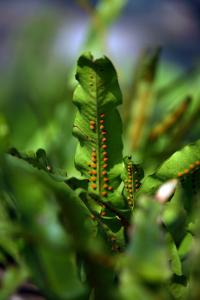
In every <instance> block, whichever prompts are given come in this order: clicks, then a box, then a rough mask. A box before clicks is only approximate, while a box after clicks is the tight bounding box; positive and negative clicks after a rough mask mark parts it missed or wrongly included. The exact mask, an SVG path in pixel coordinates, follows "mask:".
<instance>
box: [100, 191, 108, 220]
mask: <svg viewBox="0 0 200 300" xmlns="http://www.w3.org/2000/svg"><path fill="white" fill-rule="evenodd" d="M103 193H104V192H103ZM102 196H104V197H106V196H107V193H106V194H105V195H102ZM100 215H101V217H104V216H105V215H106V212H105V211H102V212H101V214H100Z"/></svg>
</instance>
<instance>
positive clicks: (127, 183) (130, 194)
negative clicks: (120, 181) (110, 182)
mask: <svg viewBox="0 0 200 300" xmlns="http://www.w3.org/2000/svg"><path fill="white" fill-rule="evenodd" d="M127 169H128V179H127V180H125V188H126V190H127V193H128V197H127V200H128V205H129V206H130V207H133V165H132V163H131V162H128V166H127Z"/></svg>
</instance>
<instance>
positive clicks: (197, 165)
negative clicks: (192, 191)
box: [177, 160, 200, 177]
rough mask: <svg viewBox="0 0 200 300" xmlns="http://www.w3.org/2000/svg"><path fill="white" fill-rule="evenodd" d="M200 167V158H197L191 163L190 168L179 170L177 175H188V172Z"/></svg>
mask: <svg viewBox="0 0 200 300" xmlns="http://www.w3.org/2000/svg"><path fill="white" fill-rule="evenodd" d="M199 167H200V160H197V161H196V162H194V163H192V164H190V166H189V168H188V169H184V170H183V171H182V172H179V173H178V174H177V176H178V177H182V176H184V175H187V174H189V173H190V172H193V171H194V170H196V169H197V168H199Z"/></svg>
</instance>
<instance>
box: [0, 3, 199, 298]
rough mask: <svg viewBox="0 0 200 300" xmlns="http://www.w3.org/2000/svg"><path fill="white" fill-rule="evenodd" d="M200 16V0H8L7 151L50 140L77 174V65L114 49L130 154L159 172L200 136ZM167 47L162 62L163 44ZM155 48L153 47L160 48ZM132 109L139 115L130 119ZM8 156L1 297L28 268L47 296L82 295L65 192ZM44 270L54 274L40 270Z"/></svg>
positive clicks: (0, 145) (1, 105) (1, 46)
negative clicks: (160, 126)
mask: <svg viewBox="0 0 200 300" xmlns="http://www.w3.org/2000/svg"><path fill="white" fill-rule="evenodd" d="M199 16H200V7H199V4H198V3H197V1H186V0H183V1H178V0H176V1H175V0H164V1H158V0H153V1H148V0H137V1H131V0H129V1H128V0H99V1H89V0H77V1H53V0H52V1H50V0H49V1H39V0H28V1H25V0H24V1H22V0H21V1H20V0H19V1H14V0H13V1H12V0H5V1H0V154H2V153H4V152H5V151H7V149H8V148H10V147H16V148H17V149H19V150H21V151H26V152H29V151H33V152H36V150H37V149H38V148H44V149H45V150H46V152H47V156H48V159H49V160H50V162H49V163H50V165H54V166H56V167H57V168H61V169H64V172H65V171H66V172H67V175H69V176H71V175H73V176H74V175H75V174H77V171H75V170H74V162H73V160H74V153H75V148H76V143H77V141H76V139H75V138H74V137H73V136H72V134H71V132H72V127H73V120H74V115H75V109H74V107H73V105H72V93H73V90H74V87H75V85H76V82H75V78H74V75H75V66H76V61H77V58H78V57H79V55H80V54H81V53H82V52H83V51H91V52H92V53H93V54H94V55H95V56H101V55H107V56H108V57H109V58H110V59H111V60H112V62H113V63H114V65H115V67H116V69H117V72H118V76H119V82H120V86H121V89H122V92H123V96H124V106H123V107H121V108H120V112H121V115H122V118H123V121H124V155H127V154H129V153H133V157H134V159H135V160H136V162H137V161H139V162H141V163H142V165H143V167H144V168H145V172H146V173H151V172H152V171H153V170H154V169H155V167H156V166H157V165H159V164H160V163H162V162H163V160H164V159H165V158H166V157H168V156H169V155H170V154H172V153H173V152H174V151H176V150H177V149H179V148H180V147H181V146H183V145H185V144H187V143H189V142H192V141H195V140H196V139H198V138H199V133H200V121H199V113H200V98H199V96H200V85H199V79H200V78H199V77H200V75H199V74H200V73H199V58H200V22H199ZM158 46H161V47H162V51H161V55H160V58H159V60H158V58H157V59H155V52H156V51H157V50H154V49H155V48H156V47H158ZM146 48H151V49H152V48H153V54H152V56H151V52H150V54H147V53H146V52H144V51H143V49H146ZM156 49H157V48H156ZM156 55H157V54H156ZM152 57H154V58H152ZM149 78H150V79H149ZM140 84H141V85H142V86H143V84H145V91H147V92H149V93H150V95H151V97H150V98H152V99H153V100H151V101H150V102H149V105H148V106H147V108H148V111H147V118H146V123H145V124H142V125H141V124H139V121H138V119H137V116H138V115H140V113H141V112H140V108H138V106H137V103H139V100H138V99H140ZM188 96H189V97H191V102H190V105H189V107H188V108H187V109H186V111H185V112H184V116H183V120H181V122H182V123H181V122H180V124H179V127H177V128H176V126H175V128H173V130H174V131H173V134H172V135H171V134H170V135H168V134H167V135H166V136H165V135H164V136H162V137H161V139H158V140H156V141H155V142H154V143H150V142H149V134H150V132H151V129H152V128H153V127H154V126H155V124H157V123H159V122H160V121H162V120H163V119H164V118H165V117H166V116H167V115H168V113H170V112H171V111H173V110H174V109H176V108H177V107H178V106H179V105H180V104H181V103H182V101H183V100H184V99H185V98H186V97H188ZM136 100H138V101H136ZM143 108H144V107H143ZM130 112H133V116H128V117H127V115H129V113H130ZM132 117H133V125H134V126H136V125H135V124H139V125H138V126H139V129H142V130H141V131H140V132H142V134H140V141H139V138H138V141H139V142H138V143H137V144H136V143H135V144H134V143H133V144H132V141H131V139H130V136H129V135H128V132H129V130H128V128H129V127H130V128H132V127H131V124H132V123H131V122H130V124H129V122H128V121H130V119H131V120H132ZM184 124H186V125H185V127H184ZM143 125H144V126H143ZM141 126H143V127H144V128H141ZM176 129H177V131H176ZM133 142H134V141H133ZM0 164H1V169H0V189H1V193H0V199H1V206H2V207H0V208H1V209H0V213H1V216H0V217H1V221H0V237H1V241H0V250H1V252H0V264H2V265H3V266H4V267H5V266H6V268H8V273H6V274H8V275H6V277H5V278H4V282H3V283H2V286H1V288H2V291H3V292H2V296H1V294H0V299H1V300H4V299H5V300H8V299H11V298H9V297H10V295H11V294H12V293H15V291H16V288H17V287H18V286H20V284H22V283H23V282H24V280H25V279H27V278H29V274H32V275H31V276H32V277H31V279H32V280H33V281H34V282H35V283H36V284H37V285H39V288H40V289H41V290H45V287H46V286H47V285H48V286H50V287H51V289H50V291H49V298H48V299H54V300H55V299H70V300H71V299H79V298H78V297H79V294H80V295H82V293H84V292H85V287H83V286H82V284H80V282H79V281H78V280H77V277H76V275H77V274H75V271H74V268H75V255H74V253H73V251H72V249H71V236H70V235H68V234H67V233H66V232H64V230H63V227H62V226H61V224H60V222H59V221H58V214H59V212H60V208H59V207H58V204H57V202H56V196H55V194H56V192H57V190H56V189H55V190H54V188H55V187H54V186H53V187H52V183H49V181H48V179H47V178H46V177H44V176H42V175H40V174H38V172H36V171H34V170H33V169H32V168H31V167H29V166H28V165H26V163H24V162H22V161H16V160H15V159H14V158H12V157H9V158H8V157H7V158H5V157H4V156H3V155H2V156H1V157H0ZM52 191H54V193H53V192H52ZM63 193H64V192H63ZM175 205H176V204H175ZM172 208H173V205H172ZM181 209H182V208H181ZM181 209H180V211H181ZM172 210H173V209H172ZM177 210H178V212H179V213H180V215H181V213H182V211H181V212H180V211H179V207H178V209H177ZM175 211H176V210H175ZM172 215H173V213H172ZM181 217H182V215H181ZM173 218H174V219H175V218H176V216H174V215H173V216H172V219H173ZM174 219H173V221H174ZM183 219H184V218H183ZM10 220H11V222H10ZM19 220H20V221H19ZM183 222H184V220H183ZM19 236H20V238H19ZM21 237H23V239H21ZM24 240H25V241H26V242H25V243H24ZM46 249H48V251H46ZM55 253H56V255H55ZM66 253H67V254H68V255H66ZM24 261H26V262H28V263H27V264H25V263H24ZM35 262H37V263H36V265H37V266H38V268H37V267H35ZM64 264H65V265H66V266H67V268H66V269H64V268H62V267H63V265H64ZM27 266H28V267H27ZM38 269H39V271H38ZM41 270H43V271H44V270H45V272H46V273H45V272H44V277H45V276H46V278H43V277H42V276H41V278H40V275H41V274H40V273H43V271H41ZM67 270H70V272H68V271H67ZM68 273H70V276H71V274H72V275H73V276H72V278H71V277H70V276H69V274H68ZM58 274H59V276H58ZM67 276H68V277H67ZM65 278H67V279H68V280H67V282H68V284H69V287H68V286H67V289H65V288H66V281H65ZM45 280H47V281H48V283H47V282H45ZM66 290H67V292H66ZM74 291H75V292H76V293H75V294H73V293H74ZM54 292H55V295H56V296H55V295H54V294H53V293H54ZM65 293H66V294H65ZM68 293H69V294H68ZM71 293H72V294H71ZM47 294H48V292H47ZM58 295H59V297H58ZM1 297H2V298H1ZM127 299H129V298H127ZM151 299H152V298H151ZM194 299H195V298H194ZM13 300H14V298H13Z"/></svg>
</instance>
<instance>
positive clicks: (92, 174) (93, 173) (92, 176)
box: [89, 120, 97, 190]
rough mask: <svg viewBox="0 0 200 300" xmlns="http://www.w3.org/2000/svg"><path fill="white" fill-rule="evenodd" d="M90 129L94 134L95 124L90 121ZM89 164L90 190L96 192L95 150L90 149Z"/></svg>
mask: <svg viewBox="0 0 200 300" xmlns="http://www.w3.org/2000/svg"><path fill="white" fill-rule="evenodd" d="M90 129H91V130H92V131H94V132H96V122H95V121H94V120H90ZM91 161H92V162H91V163H89V166H90V167H91V169H90V171H89V174H90V182H91V187H92V189H94V190H96V188H97V183H96V182H97V153H96V149H95V148H92V157H91Z"/></svg>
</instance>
